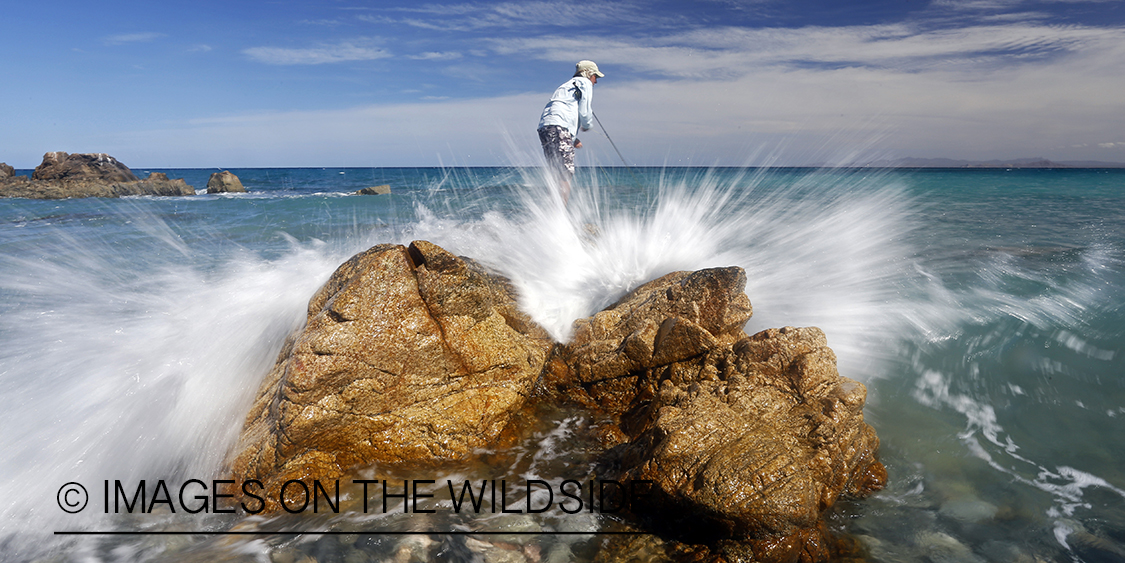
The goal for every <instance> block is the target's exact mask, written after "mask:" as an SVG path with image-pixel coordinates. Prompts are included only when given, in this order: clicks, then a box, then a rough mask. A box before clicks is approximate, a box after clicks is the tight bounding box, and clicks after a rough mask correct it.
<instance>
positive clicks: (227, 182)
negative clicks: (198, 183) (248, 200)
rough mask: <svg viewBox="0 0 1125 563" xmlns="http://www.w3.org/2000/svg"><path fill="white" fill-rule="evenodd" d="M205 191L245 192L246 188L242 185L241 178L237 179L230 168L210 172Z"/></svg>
mask: <svg viewBox="0 0 1125 563" xmlns="http://www.w3.org/2000/svg"><path fill="white" fill-rule="evenodd" d="M207 193H209V194H225V193H246V188H244V187H242V180H239V179H238V176H235V175H234V174H233V173H231V171H230V170H223V171H222V172H215V173H213V174H211V178H210V179H208V180H207Z"/></svg>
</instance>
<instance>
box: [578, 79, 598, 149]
mask: <svg viewBox="0 0 1125 563" xmlns="http://www.w3.org/2000/svg"><path fill="white" fill-rule="evenodd" d="M576 82H577V83H578V91H579V92H581V94H582V95H581V96H580V97H579V98H578V128H579V129H580V130H582V131H589V130H590V129H592V128H593V127H594V117H593V114H594V110H593V108H592V107H591V106H590V98H592V97H594V85H593V84H591V83H590V81H589V80H586V79H585V78H582V79H579V80H577V81H576ZM575 146H577V145H575Z"/></svg>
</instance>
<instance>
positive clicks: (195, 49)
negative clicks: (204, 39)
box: [187, 44, 211, 53]
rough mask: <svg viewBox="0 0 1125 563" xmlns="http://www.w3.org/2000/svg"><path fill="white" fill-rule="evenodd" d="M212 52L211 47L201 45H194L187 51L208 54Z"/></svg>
mask: <svg viewBox="0 0 1125 563" xmlns="http://www.w3.org/2000/svg"><path fill="white" fill-rule="evenodd" d="M210 50H211V46H210V45H204V44H199V45H193V46H191V47H189V48H188V50H187V51H188V52H189V53H206V52H208V51H210Z"/></svg>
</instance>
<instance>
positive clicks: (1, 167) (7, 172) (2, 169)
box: [0, 162, 16, 180]
mask: <svg viewBox="0 0 1125 563" xmlns="http://www.w3.org/2000/svg"><path fill="white" fill-rule="evenodd" d="M15 175H16V169H15V168H12V167H11V166H9V165H8V163H7V162H0V180H3V179H5V178H11V177H12V176H15Z"/></svg>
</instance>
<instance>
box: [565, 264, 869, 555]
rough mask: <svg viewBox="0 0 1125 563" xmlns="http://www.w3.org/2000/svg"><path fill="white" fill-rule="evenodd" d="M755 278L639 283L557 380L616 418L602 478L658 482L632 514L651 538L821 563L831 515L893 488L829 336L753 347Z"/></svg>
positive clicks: (779, 337)
mask: <svg viewBox="0 0 1125 563" xmlns="http://www.w3.org/2000/svg"><path fill="white" fill-rule="evenodd" d="M745 281H746V278H745V274H744V272H743V271H742V269H741V268H717V269H711V270H701V271H698V272H690V273H688V272H677V273H673V274H669V275H668V276H664V277H663V278H660V279H658V280H654V281H653V282H649V283H648V284H645V285H642V286H641V287H639V288H637V289H636V290H634V291H633V292H632V293H631V294H629V295H628V296H626V297H625V298H623V299H622V300H621V301H619V302H618V303H616V304H614V305H613V306H612V307H610V308H608V309H607V310H605V311H602V312H600V313H598V314H597V315H595V316H594V317H592V318H590V319H585V320H581V321H578V322H577V323H576V330H575V338H574V341H573V342H571V343H570V344H569V345H568V346H566V347H565V348H564V349H562V350H561V351H559V352H557V353H556V357H555V359H554V360H553V361H552V365H551V369H550V378H549V382H550V383H551V384H552V385H554V386H555V388H556V389H557V391H556V392H557V393H558V394H561V395H563V396H567V397H570V398H573V399H576V400H578V401H579V402H581V403H584V404H587V405H588V406H590V407H591V408H594V409H597V410H601V411H602V412H604V413H606V414H608V415H610V416H613V417H616V418H617V420H618V421H619V430H618V433H617V435H616V436H613V437H612V440H616V441H619V442H621V444H620V445H618V446H617V447H615V448H613V449H611V450H610V451H609V452H608V454H607V455H606V456H605V458H604V460H603V469H605V470H606V471H609V472H610V473H609V474H610V475H613V476H615V477H619V478H621V479H626V480H628V479H639V480H648V481H652V483H653V494H652V495H651V496H649V497H648V500H647V501H646V502H643V503H641V504H640V505H637V506H634V507H633V512H634V514H635V515H636V516H637V517H638V518H640V519H641V520H643V521H646V522H647V523H648V524H649V525H651V526H652V527H653V528H654V529H656V530H658V531H661V532H663V533H667V534H669V535H671V536H674V537H679V538H681V539H682V540H684V541H688V542H702V543H707V544H712V545H714V544H715V543H716V542H719V541H726V542H728V546H727V548H725V549H729V548H730V546H735V548H736V549H740V550H743V551H745V552H748V553H749V555H748V556H750V557H753V558H754V559H756V560H764V561H780V560H812V561H815V560H823V559H826V558H827V557H828V556H829V552H830V546H831V543H832V542H831V538H830V535H829V534H828V532H827V531H826V527H825V525H824V515H825V511H826V510H828V509H829V508H830V507H832V506H833V504H835V502H836V501H837V500H838V499H839V498H840V497H841V496H845V495H851V496H864V495H867V494H869V493H870V492H872V491H873V490H876V489H878V488H881V486H882V484H883V482H884V481H885V478H886V474H885V470H884V469H883V466H882V465H881V464H880V463H879V462H878V460H877V457H876V456H877V450H878V445H879V442H878V439H877V437H876V436H875V432H874V430H873V429H872V428H871V427H870V426H869V425H867V424H866V423H865V422H864V420H863V405H864V402H865V399H866V389H865V388H864V386H863V385H862V384H860V383H858V382H856V381H853V380H851V379H847V378H844V377H841V376H840V375H839V373H838V372H837V370H836V357H835V354H834V353H833V352H832V350H831V349H830V348H828V346H827V341H826V338H825V335H824V333H823V332H822V331H820V329H817V328H811V327H810V328H792V327H787V328H782V329H771V330H767V331H763V332H761V333H758V334H755V335H754V336H747V335H746V334H745V333H744V332H743V331H742V326H743V325H744V324H745V322H746V321H747V319H749V317H750V314H751V307H750V303H749V300H748V299H747V298H746V295H745V293H744V291H743V288H744V285H745ZM612 440H611V442H612ZM732 540H733V543H729V542H731V541H732ZM744 555H745V554H744ZM732 557H734V555H733V554H732ZM738 557H742V556H741V555H740V556H738ZM738 557H735V558H736V559H737V558H738Z"/></svg>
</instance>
